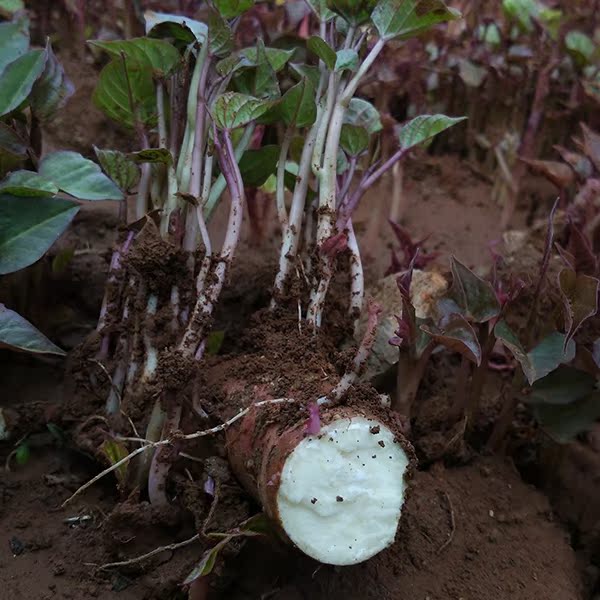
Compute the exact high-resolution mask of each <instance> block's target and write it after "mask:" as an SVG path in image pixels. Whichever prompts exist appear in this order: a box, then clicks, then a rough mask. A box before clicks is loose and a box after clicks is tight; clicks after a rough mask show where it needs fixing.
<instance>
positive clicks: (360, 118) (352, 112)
mask: <svg viewBox="0 0 600 600" xmlns="http://www.w3.org/2000/svg"><path fill="white" fill-rule="evenodd" d="M344 123H348V124H350V125H358V126H359V127H364V128H365V129H366V130H367V131H368V133H369V135H373V134H374V133H377V132H378V131H381V130H382V129H383V125H382V124H381V117H380V116H379V112H378V111H377V109H376V108H375V107H374V106H373V105H372V104H371V103H370V102H368V101H367V100H363V99H362V98H352V100H350V104H349V105H348V108H347V109H346V112H345V114H344Z"/></svg>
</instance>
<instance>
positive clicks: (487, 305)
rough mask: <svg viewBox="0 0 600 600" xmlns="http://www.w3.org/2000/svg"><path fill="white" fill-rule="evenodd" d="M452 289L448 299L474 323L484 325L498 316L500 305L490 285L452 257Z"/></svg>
mask: <svg viewBox="0 0 600 600" xmlns="http://www.w3.org/2000/svg"><path fill="white" fill-rule="evenodd" d="M451 266H452V278H453V279H452V288H451V289H450V291H449V293H448V297H449V298H450V299H451V300H453V301H454V302H455V303H456V304H457V305H458V306H459V307H460V308H461V309H462V311H463V312H464V314H465V316H466V317H467V318H468V319H470V320H472V321H475V322H476V323H485V322H486V321H489V320H490V319H493V318H494V317H496V316H498V314H499V313H500V304H499V303H498V299H497V298H496V294H495V292H494V288H493V287H492V285H491V284H490V283H489V282H487V281H484V280H483V279H481V277H478V276H477V275H475V273H473V271H471V270H470V269H468V268H467V267H465V265H463V264H462V263H461V262H460V261H459V260H457V259H456V258H455V257H454V256H453V257H452V259H451Z"/></svg>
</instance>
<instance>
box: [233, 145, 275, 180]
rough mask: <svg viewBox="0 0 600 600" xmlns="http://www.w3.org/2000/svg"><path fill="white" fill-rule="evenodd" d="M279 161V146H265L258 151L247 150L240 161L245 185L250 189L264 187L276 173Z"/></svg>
mask: <svg viewBox="0 0 600 600" xmlns="http://www.w3.org/2000/svg"><path fill="white" fill-rule="evenodd" d="M278 159H279V146H275V145H272V146H263V147H262V148H259V149H258V150H246V152H244V154H243V156H242V158H241V159H240V161H239V167H240V173H241V174H242V179H243V180H244V185H245V186H247V187H249V188H258V187H260V186H262V185H263V184H264V183H265V182H266V181H267V179H268V178H269V176H270V175H272V174H273V173H275V169H276V168H277V160H278Z"/></svg>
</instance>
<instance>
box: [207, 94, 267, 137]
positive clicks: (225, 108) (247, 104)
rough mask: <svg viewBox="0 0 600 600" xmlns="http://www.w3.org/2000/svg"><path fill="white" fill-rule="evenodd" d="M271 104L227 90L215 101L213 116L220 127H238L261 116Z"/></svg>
mask: <svg viewBox="0 0 600 600" xmlns="http://www.w3.org/2000/svg"><path fill="white" fill-rule="evenodd" d="M269 106H270V103H269V102H266V101H264V100H259V99H258V98H253V97H252V96H247V95H246V94H238V93H236V92H226V93H225V94H223V95H221V96H219V97H218V98H217V100H216V102H215V103H214V105H213V109H212V116H213V119H214V120H215V123H216V125H217V127H218V128H219V129H236V128H237V127H243V126H244V125H247V124H248V123H250V122H251V121H254V119H257V118H258V117H260V116H261V115H262V114H264V113H265V112H266V111H267V109H268V108H269Z"/></svg>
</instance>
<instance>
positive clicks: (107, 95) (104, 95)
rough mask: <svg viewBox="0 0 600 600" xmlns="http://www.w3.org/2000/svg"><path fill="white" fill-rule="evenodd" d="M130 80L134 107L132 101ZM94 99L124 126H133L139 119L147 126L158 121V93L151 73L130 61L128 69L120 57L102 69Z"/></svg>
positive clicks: (97, 104)
mask: <svg viewBox="0 0 600 600" xmlns="http://www.w3.org/2000/svg"><path fill="white" fill-rule="evenodd" d="M128 79H129V84H130V85H131V96H132V99H133V104H134V106H133V108H132V107H131V104H130V101H129V93H128ZM93 99H94V103H95V104H96V106H98V108H100V109H101V110H102V111H104V112H105V113H106V115H107V116H108V117H110V118H111V119H113V120H114V121H116V122H117V123H120V124H121V125H125V126H127V127H133V126H134V125H135V123H136V120H137V119H138V118H139V120H140V122H141V123H142V124H144V125H150V126H152V125H153V124H155V123H156V94H155V88H154V82H153V80H152V73H151V71H150V70H149V69H147V68H143V67H139V66H136V65H135V64H127V71H125V65H123V62H122V60H121V59H120V58H119V59H115V60H113V61H111V62H109V63H108V64H107V65H106V66H105V67H104V69H102V71H101V72H100V76H99V78H98V84H97V85H96V90H95V91H94V96H93Z"/></svg>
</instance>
